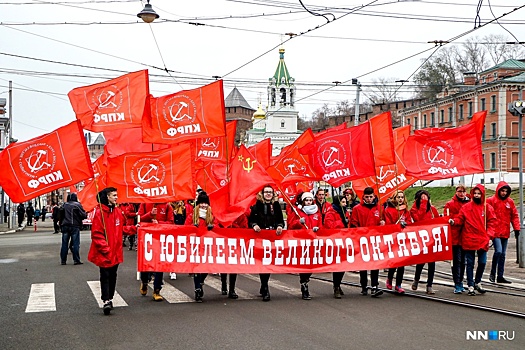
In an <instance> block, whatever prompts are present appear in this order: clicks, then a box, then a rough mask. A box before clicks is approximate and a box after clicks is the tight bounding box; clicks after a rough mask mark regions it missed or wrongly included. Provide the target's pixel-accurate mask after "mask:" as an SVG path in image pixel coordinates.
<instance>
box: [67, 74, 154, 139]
mask: <svg viewBox="0 0 525 350" xmlns="http://www.w3.org/2000/svg"><path fill="white" fill-rule="evenodd" d="M67 95H68V97H69V101H70V102H71V106H72V107H73V110H74V111H75V114H76V116H77V119H78V120H80V121H81V123H82V127H83V128H84V129H87V130H91V131H96V132H101V131H106V130H117V129H125V128H139V127H140V126H141V125H142V118H143V117H146V116H148V115H149V113H150V111H149V103H148V96H149V80H148V70H141V71H138V72H134V73H129V74H126V75H123V76H121V77H118V78H115V79H111V80H108V81H104V82H102V83H98V84H94V85H89V86H83V87H79V88H76V89H73V90H71V91H70V92H69V93H68V94H67Z"/></svg>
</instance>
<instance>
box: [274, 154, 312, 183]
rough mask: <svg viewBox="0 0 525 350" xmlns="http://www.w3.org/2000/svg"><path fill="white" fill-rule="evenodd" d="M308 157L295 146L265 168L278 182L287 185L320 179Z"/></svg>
mask: <svg viewBox="0 0 525 350" xmlns="http://www.w3.org/2000/svg"><path fill="white" fill-rule="evenodd" d="M307 158H308V157H307V156H305V155H303V154H301V153H300V152H299V150H298V149H297V148H295V149H291V150H290V151H289V152H286V153H285V154H281V155H280V156H279V158H278V160H277V161H276V162H275V164H273V165H272V166H271V167H269V168H268V169H267V171H268V174H270V176H271V177H272V178H273V179H274V180H275V181H276V182H277V183H279V184H283V185H287V184H290V183H295V182H302V181H315V180H320V179H321V177H319V176H318V175H317V174H316V173H315V171H314V170H313V169H312V167H311V166H310V162H309V161H308V159H307Z"/></svg>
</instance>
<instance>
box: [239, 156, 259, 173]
mask: <svg viewBox="0 0 525 350" xmlns="http://www.w3.org/2000/svg"><path fill="white" fill-rule="evenodd" d="M250 160H251V159H250V158H249V157H248V158H246V159H244V161H245V163H246V166H245V165H244V164H243V165H242V168H243V169H244V170H246V171H247V172H250V171H251V170H252V169H253V165H254V164H255V163H257V160H255V159H254V160H251V162H250Z"/></svg>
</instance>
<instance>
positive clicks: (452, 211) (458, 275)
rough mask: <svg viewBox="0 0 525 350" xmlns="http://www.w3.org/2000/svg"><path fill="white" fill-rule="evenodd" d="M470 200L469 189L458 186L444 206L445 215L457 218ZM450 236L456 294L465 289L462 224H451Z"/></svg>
mask: <svg viewBox="0 0 525 350" xmlns="http://www.w3.org/2000/svg"><path fill="white" fill-rule="evenodd" d="M468 202H470V197H469V196H467V189H466V187H465V186H464V185H462V184H459V185H457V186H456V193H455V194H454V197H452V199H451V200H449V201H448V202H447V203H446V204H445V207H444V208H443V215H444V216H448V217H450V218H451V219H455V218H456V217H457V216H458V215H459V212H460V210H461V208H463V206H464V205H465V204H467V203H468ZM450 236H451V237H452V267H451V268H452V279H453V280H454V294H461V293H463V292H464V291H465V288H464V287H463V277H464V275H465V252H464V251H463V249H462V248H461V226H451V227H450Z"/></svg>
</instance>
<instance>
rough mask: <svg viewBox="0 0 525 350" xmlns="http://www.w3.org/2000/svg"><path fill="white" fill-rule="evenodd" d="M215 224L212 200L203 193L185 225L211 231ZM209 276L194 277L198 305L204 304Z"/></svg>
mask: <svg viewBox="0 0 525 350" xmlns="http://www.w3.org/2000/svg"><path fill="white" fill-rule="evenodd" d="M215 223H216V221H215V218H214V217H213V214H212V212H211V207H210V198H209V197H208V194H207V193H206V192H204V191H201V192H199V195H198V196H197V201H196V205H195V208H194V209H193V212H192V213H191V215H187V216H186V222H185V223H184V224H185V225H194V226H196V227H203V228H207V229H208V231H209V230H212V229H213V227H214V225H215ZM207 276H208V274H207V273H196V274H195V275H193V283H194V284H195V301H196V302H198V303H202V297H203V296H204V290H203V286H204V280H205V279H206V277H207Z"/></svg>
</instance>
